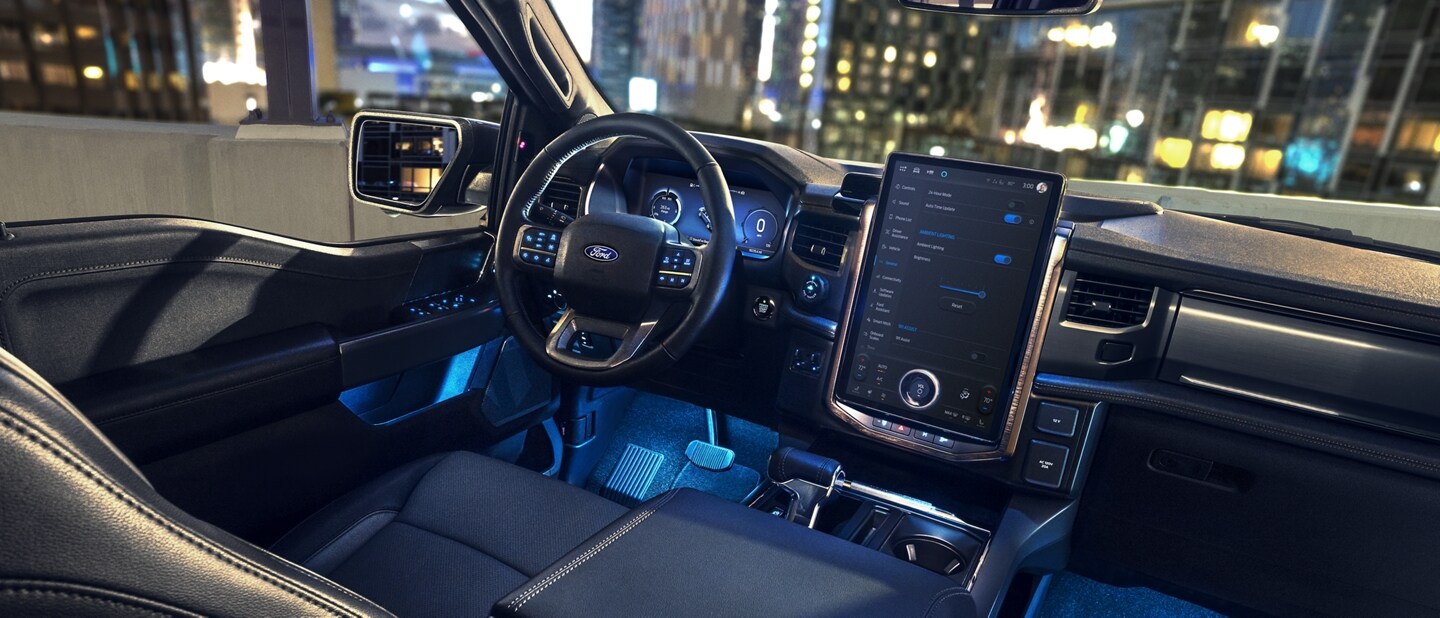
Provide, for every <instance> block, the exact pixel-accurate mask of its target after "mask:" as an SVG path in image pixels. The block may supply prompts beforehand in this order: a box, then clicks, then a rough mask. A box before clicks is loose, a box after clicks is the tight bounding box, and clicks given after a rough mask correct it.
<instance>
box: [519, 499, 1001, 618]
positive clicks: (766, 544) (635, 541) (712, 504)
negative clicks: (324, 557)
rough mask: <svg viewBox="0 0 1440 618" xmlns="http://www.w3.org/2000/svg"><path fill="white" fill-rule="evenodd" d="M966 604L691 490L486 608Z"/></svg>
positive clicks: (802, 611) (915, 608) (842, 545)
mask: <svg viewBox="0 0 1440 618" xmlns="http://www.w3.org/2000/svg"><path fill="white" fill-rule="evenodd" d="M760 614H764V615H774V616H881V615H883V616H957V617H969V616H974V615H975V610H974V604H973V603H972V602H971V599H970V596H969V594H968V593H967V592H966V590H965V589H964V588H962V587H960V586H959V585H958V584H957V582H955V581H953V580H951V579H949V578H946V577H944V576H941V575H939V574H936V573H933V572H930V571H927V570H925V569H923V568H920V567H917V566H914V565H912V564H909V563H906V562H903V561H901V560H898V559H895V558H893V557H890V556H887V555H884V554H881V553H878V552H875V551H873V550H870V549H867V548H865V547H862V546H860V545H856V544H854V543H850V542H847V541H844V540H841V539H838V538H835V537H832V536H829V535H826V534H823V533H820V532H816V531H814V530H810V529H808V528H806V527H804V526H800V525H797V524H794V523H791V522H789V521H786V520H784V519H781V518H778V517H774V516H772V515H769V514H766V513H762V512H760V511H756V510H753V509H748V508H745V507H744V506H741V505H739V504H735V503H732V502H728V501H725V500H721V499H719V498H715V497H712V496H709V495H706V494H703V493H700V492H697V491H694V490H690V489H678V490H674V491H671V492H669V493H666V494H664V495H661V496H659V497H657V498H655V499H653V500H651V501H649V502H647V503H645V504H642V505H640V506H639V507H637V508H636V509H635V510H634V511H632V512H631V514H630V515H628V516H626V517H622V518H620V519H619V520H617V521H615V523H613V524H611V525H610V526H609V527H608V528H606V529H605V530H602V531H600V532H599V533H598V534H596V535H595V536H594V537H591V538H590V540H589V541H587V542H586V543H585V544H583V545H581V546H580V547H578V548H576V549H575V550H574V551H572V552H570V554H569V555H567V556H565V557H564V558H561V559H560V560H558V561H556V562H555V564H553V565H551V566H550V568H548V569H546V570H545V571H544V572H542V573H540V574H539V575H537V576H536V577H535V578H533V579H531V580H530V581H529V582H527V583H526V584H525V585H524V586H521V587H520V588H519V589H518V590H516V591H515V592H513V593H511V594H510V595H509V596H507V597H505V598H504V599H501V600H500V601H499V602H498V603H496V605H495V607H494V608H493V609H492V610H491V615H492V616H500V617H504V616H515V617H519V616H527V617H531V616H575V615H585V616H662V615H663V616H698V615H707V616H727V615H760Z"/></svg>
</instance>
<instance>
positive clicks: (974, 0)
mask: <svg viewBox="0 0 1440 618" xmlns="http://www.w3.org/2000/svg"><path fill="white" fill-rule="evenodd" d="M899 2H900V5H901V6H904V7H905V8H909V9H920V10H923V11H940V12H943V13H965V14H968V15H1024V16H1034V17H1038V16H1046V15H1056V16H1059V15H1084V14H1086V13H1090V12H1092V11H1094V10H1095V9H1098V8H1100V0H899Z"/></svg>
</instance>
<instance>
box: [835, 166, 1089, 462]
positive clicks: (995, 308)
mask: <svg viewBox="0 0 1440 618" xmlns="http://www.w3.org/2000/svg"><path fill="white" fill-rule="evenodd" d="M883 182H884V184H883V188H882V190H881V195H880V201H879V203H878V204H877V205H876V209H875V211H874V213H873V215H872V220H871V227H870V230H869V235H868V240H867V243H866V244H867V247H866V253H865V257H866V258H868V259H866V261H865V263H864V264H863V266H862V270H861V272H860V273H859V276H860V280H859V284H858V287H857V290H856V294H855V296H854V299H853V301H852V302H853V303H854V304H853V305H852V306H851V308H850V314H849V315H850V322H849V324H848V330H847V336H846V349H845V350H844V356H843V358H842V361H841V364H840V368H839V371H841V372H842V373H841V374H840V375H839V376H838V378H837V380H836V382H835V383H836V393H835V395H836V397H837V398H840V399H841V400H843V401H845V402H846V403H849V404H851V405H852V406H855V407H858V408H861V409H868V410H870V411H878V412H884V413H888V414H890V415H894V416H900V417H902V418H905V419H913V420H914V421H915V422H917V423H925V424H929V425H932V426H936V427H939V428H943V429H949V430H952V431H957V432H959V433H962V434H964V435H966V436H969V437H972V438H977V439H979V440H982V441H993V440H994V439H995V438H996V436H997V435H998V431H999V427H998V425H1000V424H1002V423H1003V421H1004V415H1003V414H1002V412H1004V411H1005V409H1006V407H1007V406H1008V405H1009V402H1010V397H1011V395H1012V393H1013V392H1014V389H1015V384H1014V382H1015V381H1016V376H1017V374H1018V372H1019V371H1018V370H1019V364H1020V360H1021V356H1022V354H1021V352H1022V351H1023V346H1024V342H1025V338H1026V335H1027V334H1028V331H1029V327H1030V324H1031V321H1032V319H1033V317H1034V315H1035V311H1036V310H1037V309H1036V306H1037V296H1038V291H1039V288H1040V287H1041V281H1042V279H1043V278H1044V275H1045V268H1046V258H1047V256H1048V254H1049V249H1050V244H1051V241H1052V239H1053V237H1054V234H1055V224H1056V220H1057V217H1058V212H1059V203H1060V194H1061V192H1062V191H1063V190H1064V182H1065V181H1064V177H1063V176H1060V175H1058V174H1053V173H1048V172H1041V171H1035V170H1026V169H1020V168H1011V167H1004V166H997V165H988V164H981V163H972V162H966V161H958V160H954V159H942V158H938V157H924V156H918V155H901V154H897V155H892V156H891V157H890V159H889V161H888V162H887V164H886V167H885V177H884V181H883Z"/></svg>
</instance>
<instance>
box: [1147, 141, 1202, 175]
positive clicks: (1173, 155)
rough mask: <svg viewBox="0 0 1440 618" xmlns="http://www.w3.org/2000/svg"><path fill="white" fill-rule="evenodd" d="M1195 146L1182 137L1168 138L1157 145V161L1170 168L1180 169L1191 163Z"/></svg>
mask: <svg viewBox="0 0 1440 618" xmlns="http://www.w3.org/2000/svg"><path fill="white" fill-rule="evenodd" d="M1193 147H1194V144H1193V143H1191V142H1190V140H1188V139H1185V138H1181V137H1167V138H1165V139H1162V140H1160V141H1159V142H1157V143H1156V144H1155V159H1156V160H1158V161H1159V162H1160V163H1163V164H1165V165H1166V166H1168V167H1173V168H1175V169H1180V168H1183V167H1185V166H1186V165H1187V164H1189V163H1190V149H1191V148H1193Z"/></svg>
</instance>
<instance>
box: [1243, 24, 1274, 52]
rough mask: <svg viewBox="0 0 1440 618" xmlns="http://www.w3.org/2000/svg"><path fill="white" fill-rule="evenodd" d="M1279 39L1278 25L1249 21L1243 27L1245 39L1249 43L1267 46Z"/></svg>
mask: <svg viewBox="0 0 1440 618" xmlns="http://www.w3.org/2000/svg"><path fill="white" fill-rule="evenodd" d="M1279 39H1280V26H1276V25H1272V24H1262V23H1259V22H1253V21H1252V22H1250V25H1249V26H1248V27H1246V28H1245V40H1246V41H1249V42H1251V43H1258V44H1259V45H1260V46H1261V47H1269V46H1270V45H1272V44H1274V43H1275V41H1277V40H1279Z"/></svg>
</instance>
